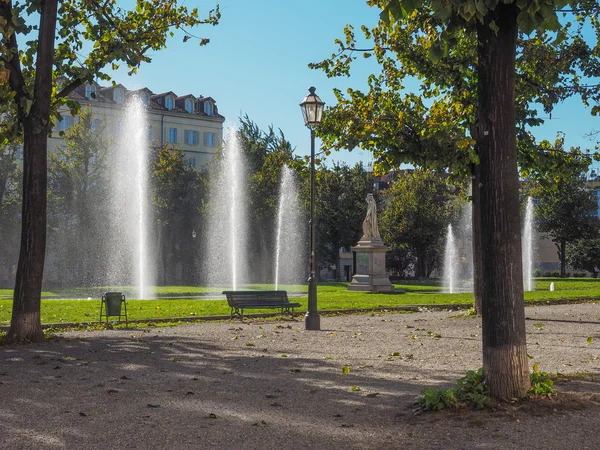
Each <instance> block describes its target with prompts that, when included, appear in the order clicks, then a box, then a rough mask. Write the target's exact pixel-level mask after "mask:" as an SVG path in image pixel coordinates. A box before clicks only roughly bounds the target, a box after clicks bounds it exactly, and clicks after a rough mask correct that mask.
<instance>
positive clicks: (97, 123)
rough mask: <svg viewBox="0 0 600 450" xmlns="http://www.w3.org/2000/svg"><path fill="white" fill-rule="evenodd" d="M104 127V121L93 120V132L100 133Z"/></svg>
mask: <svg viewBox="0 0 600 450" xmlns="http://www.w3.org/2000/svg"><path fill="white" fill-rule="evenodd" d="M101 126H102V120H100V119H92V131H98V130H99V129H100V127H101Z"/></svg>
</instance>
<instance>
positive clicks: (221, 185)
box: [204, 127, 248, 290]
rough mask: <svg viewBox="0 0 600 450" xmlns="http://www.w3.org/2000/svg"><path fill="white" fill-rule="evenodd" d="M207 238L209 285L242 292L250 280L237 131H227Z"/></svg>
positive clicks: (215, 174) (243, 169) (212, 188)
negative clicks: (243, 286)
mask: <svg viewBox="0 0 600 450" xmlns="http://www.w3.org/2000/svg"><path fill="white" fill-rule="evenodd" d="M215 164H216V167H215V170H214V171H213V175H212V177H211V183H210V192H209V199H210V200H209V214H208V232H207V234H206V235H205V239H204V240H205V246H206V255H207V261H206V268H207V274H206V275H207V281H208V284H209V286H223V287H229V288H231V289H233V290H236V289H238V287H239V286H241V284H242V283H244V282H246V281H247V270H248V264H247V251H246V249H247V235H248V230H247V228H248V227H247V223H248V220H247V206H248V201H247V199H246V191H247V184H246V178H247V176H246V167H247V165H246V162H245V157H244V153H243V150H242V148H241V145H240V142H239V139H238V136H237V130H236V129H235V128H233V127H231V128H229V130H228V132H227V139H226V140H225V144H224V148H223V154H222V155H221V157H220V158H219V159H218V160H216V162H215Z"/></svg>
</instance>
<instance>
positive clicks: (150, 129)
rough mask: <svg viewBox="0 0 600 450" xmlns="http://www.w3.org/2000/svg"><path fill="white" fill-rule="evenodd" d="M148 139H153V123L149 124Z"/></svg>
mask: <svg viewBox="0 0 600 450" xmlns="http://www.w3.org/2000/svg"><path fill="white" fill-rule="evenodd" d="M147 131H148V136H147V137H148V140H149V141H151V140H152V125H148V129H147Z"/></svg>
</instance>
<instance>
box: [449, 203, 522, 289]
mask: <svg viewBox="0 0 600 450" xmlns="http://www.w3.org/2000/svg"><path fill="white" fill-rule="evenodd" d="M471 219H472V208H471V204H470V203H467V204H465V205H464V207H463V209H462V213H461V219H460V222H459V230H458V233H455V232H454V230H453V228H452V225H448V233H447V237H446V248H445V253H444V275H443V284H442V286H443V290H444V292H448V293H451V294H452V293H455V292H461V291H462V292H464V291H472V290H473V244H472V242H473V236H472V233H473V231H472V225H471V224H472V222H471ZM533 220H534V203H533V199H532V198H531V197H529V198H528V199H527V207H526V210H525V220H524V226H523V234H522V236H523V237H522V247H523V286H524V289H525V290H526V291H532V290H533V260H534V252H533Z"/></svg>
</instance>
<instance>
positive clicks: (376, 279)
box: [348, 236, 394, 294]
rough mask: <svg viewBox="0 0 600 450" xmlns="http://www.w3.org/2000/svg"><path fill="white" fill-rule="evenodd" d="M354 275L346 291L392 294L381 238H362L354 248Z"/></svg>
mask: <svg viewBox="0 0 600 450" xmlns="http://www.w3.org/2000/svg"><path fill="white" fill-rule="evenodd" d="M352 250H353V251H354V252H356V274H355V275H354V276H353V277H352V282H351V283H350V286H348V289H349V290H350V291H362V292H377V293H387V294H393V293H394V287H393V286H392V283H391V282H390V278H389V276H388V275H387V274H386V272H385V252H387V251H388V247H386V246H385V245H384V244H383V241H382V240H381V238H379V239H377V238H366V237H364V236H363V237H362V238H361V240H360V241H358V244H356V246H354V247H352Z"/></svg>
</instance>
